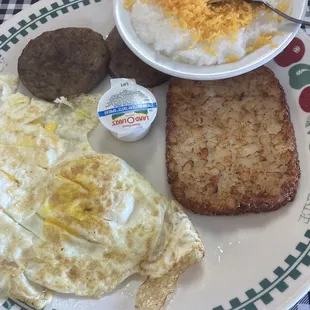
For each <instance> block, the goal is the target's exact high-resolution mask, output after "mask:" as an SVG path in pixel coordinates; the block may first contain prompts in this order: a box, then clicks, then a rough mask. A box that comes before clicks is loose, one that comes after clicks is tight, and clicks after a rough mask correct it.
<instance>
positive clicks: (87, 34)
mask: <svg viewBox="0 0 310 310" xmlns="http://www.w3.org/2000/svg"><path fill="white" fill-rule="evenodd" d="M109 61H110V54H109V51H108V48H107V46H106V43H105V41H104V39H103V37H102V35H100V34H99V33H97V32H95V31H93V30H91V29H88V28H61V29H57V30H54V31H47V32H44V33H42V34H41V35H40V36H38V37H37V38H35V39H34V40H31V41H30V42H29V43H28V44H27V46H26V47H25V48H24V50H23V52H22V54H21V56H20V57H19V59H18V74H19V78H20V80H21V81H22V83H23V84H24V85H25V86H26V87H27V88H28V90H29V91H30V92H31V93H32V94H33V95H35V96H37V97H39V98H42V99H45V100H54V99H56V98H58V97H60V96H64V97H68V96H73V95H77V94H81V93H87V92H89V91H90V90H91V89H92V88H93V87H95V86H96V85H97V84H98V83H99V82H100V81H101V80H102V79H103V78H104V76H105V75H106V73H107V69H108V65H109Z"/></svg>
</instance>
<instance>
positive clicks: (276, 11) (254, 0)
mask: <svg viewBox="0 0 310 310" xmlns="http://www.w3.org/2000/svg"><path fill="white" fill-rule="evenodd" d="M224 1H225V0H211V1H210V3H211V4H215V3H219V2H224ZM245 1H247V2H252V3H253V2H256V3H262V4H264V5H266V6H267V7H268V8H269V9H270V10H272V11H274V12H275V13H277V14H279V15H280V16H282V17H284V18H286V19H288V20H289V21H291V22H293V23H297V24H303V25H305V26H310V22H308V21H305V20H301V19H298V18H294V17H292V16H290V15H287V14H285V13H283V12H282V11H280V10H279V9H277V8H275V7H274V6H273V5H271V4H270V3H268V2H267V1H266V0H245Z"/></svg>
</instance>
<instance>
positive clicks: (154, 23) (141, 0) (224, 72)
mask: <svg viewBox="0 0 310 310" xmlns="http://www.w3.org/2000/svg"><path fill="white" fill-rule="evenodd" d="M269 2H270V3H271V4H273V5H274V6H276V7H278V8H279V9H280V10H282V11H285V12H287V13H289V14H291V15H292V16H294V17H297V18H302V17H304V15H305V12H306V8H307V2H308V1H307V0H298V1H294V0H269ZM114 16H115V22H116V26H117V28H118V30H119V32H120V34H121V36H122V38H123V40H124V41H125V42H126V44H127V45H128V47H129V48H130V49H131V50H132V51H133V52H134V53H135V54H136V55H137V56H138V57H139V58H140V59H141V60H143V61H144V62H145V63H147V64H148V65H150V66H152V67H154V68H155V69H157V70H159V71H162V72H164V73H167V74H170V75H172V76H176V77H180V78H187V79H194V80H216V79H224V78H229V77H233V76H237V75H240V74H243V73H246V72H248V71H251V70H254V69H256V68H257V67H259V66H262V65H264V64H265V63H267V62H268V61H270V60H271V59H273V58H274V57H276V56H277V55H278V54H279V53H280V52H281V51H282V50H283V49H284V48H285V47H286V46H287V45H288V44H289V43H290V42H291V40H292V39H293V38H294V36H295V35H296V33H297V32H298V30H299V28H300V25H297V24H293V23H290V22H288V21H285V20H283V19H282V18H281V17H279V16H278V15H276V14H275V13H273V12H272V11H271V10H269V9H268V8H266V7H264V6H263V5H259V4H256V3H248V2H246V1H244V0H226V1H223V2H221V3H217V4H212V3H211V0H114Z"/></svg>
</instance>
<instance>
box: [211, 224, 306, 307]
mask: <svg viewBox="0 0 310 310" xmlns="http://www.w3.org/2000/svg"><path fill="white" fill-rule="evenodd" d="M304 236H305V237H306V238H307V241H308V242H307V243H305V242H299V243H298V244H297V246H296V247H295V249H296V250H297V251H298V252H299V255H298V256H297V257H295V256H293V255H288V256H287V257H286V259H285V260H284V262H285V264H286V265H287V268H286V269H283V268H282V267H280V266H278V267H277V268H276V269H274V271H273V273H274V275H276V279H274V280H273V281H269V280H268V279H267V278H264V279H263V280H262V281H260V282H259V285H260V287H261V288H262V289H261V290H260V291H258V292H257V291H255V290H254V289H249V290H247V291H246V292H245V295H246V296H247V297H248V299H246V300H245V301H243V302H241V301H240V300H239V298H233V299H231V300H230V301H229V303H230V306H231V307H230V308H229V310H241V309H245V310H257V307H256V306H255V303H256V302H258V301H261V302H263V303H264V304H265V305H268V304H270V303H271V302H272V301H273V299H274V298H273V297H272V292H273V291H278V292H280V293H283V292H284V291H286V290H287V289H288V288H289V285H288V284H287V283H286V282H285V281H286V279H288V278H291V279H293V280H297V279H298V278H299V276H300V275H301V274H302V273H301V272H300V271H299V270H298V268H299V267H300V266H301V265H305V266H307V267H309V266H310V230H309V229H308V230H307V231H306V232H305V234H304ZM226 309H228V308H226ZM212 310H225V308H224V307H223V306H217V307H215V308H213V309H212Z"/></svg>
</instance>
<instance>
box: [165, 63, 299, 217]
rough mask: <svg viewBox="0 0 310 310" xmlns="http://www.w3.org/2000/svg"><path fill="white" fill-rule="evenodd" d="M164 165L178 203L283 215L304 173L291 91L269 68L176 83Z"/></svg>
mask: <svg viewBox="0 0 310 310" xmlns="http://www.w3.org/2000/svg"><path fill="white" fill-rule="evenodd" d="M166 133H167V137H166V139H167V141H166V142H167V146H166V165H167V171H168V182H169V184H170V186H171V191H172V194H173V195H174V197H175V198H176V199H177V200H178V201H179V202H180V203H181V204H182V205H183V206H184V207H186V208H187V209H189V210H192V211H193V212H195V213H199V214H204V215H237V214H242V213H259V212H267V211H273V210H276V209H279V208H280V207H282V206H284V205H286V204H287V203H288V202H289V201H291V200H293V199H294V197H295V195H296V191H297V187H298V181H299V178H300V167H299V160H298V154H297V148H296V141H295V135H294V129H293V125H292V123H291V120H290V113H289V107H288V105H287V102H286V98H285V93H284V91H283V89H282V87H281V85H280V83H279V81H278V80H277V78H276V77H275V75H274V73H273V72H272V71H271V70H269V69H268V68H266V67H261V68H259V69H257V70H255V71H252V72H250V73H247V74H245V75H242V76H239V77H235V78H232V79H226V80H219V81H189V80H181V79H174V80H173V81H172V82H171V85H170V88H169V91H168V94H167V127H166Z"/></svg>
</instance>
